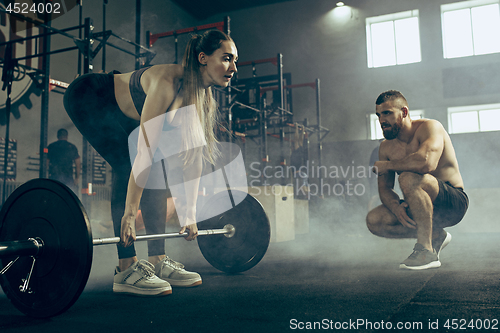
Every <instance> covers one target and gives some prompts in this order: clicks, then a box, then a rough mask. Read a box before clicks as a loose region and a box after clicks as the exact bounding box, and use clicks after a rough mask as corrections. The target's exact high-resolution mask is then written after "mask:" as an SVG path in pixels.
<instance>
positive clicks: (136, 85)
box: [128, 66, 182, 115]
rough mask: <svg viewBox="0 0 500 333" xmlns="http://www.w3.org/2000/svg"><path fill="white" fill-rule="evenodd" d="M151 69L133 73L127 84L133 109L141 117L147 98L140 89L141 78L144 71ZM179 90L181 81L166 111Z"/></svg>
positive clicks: (142, 69)
mask: <svg viewBox="0 0 500 333" xmlns="http://www.w3.org/2000/svg"><path fill="white" fill-rule="evenodd" d="M151 67H152V66H149V67H144V68H141V69H139V70H137V71H135V72H133V73H132V75H131V76H130V81H129V83H128V87H129V90H130V95H131V96H132V101H133V102H134V106H135V109H136V110H137V112H138V113H139V115H142V109H143V108H144V102H145V101H146V96H147V95H146V93H145V92H144V89H142V85H141V76H142V74H143V73H144V72H145V71H146V70H148V69H149V68H151ZM181 89H182V80H181V82H180V85H179V89H178V90H177V93H176V94H175V96H174V99H173V100H172V103H170V105H169V106H168V108H167V109H166V111H168V110H169V109H170V107H171V106H172V104H174V101H175V99H176V98H177V95H179V92H180V91H181Z"/></svg>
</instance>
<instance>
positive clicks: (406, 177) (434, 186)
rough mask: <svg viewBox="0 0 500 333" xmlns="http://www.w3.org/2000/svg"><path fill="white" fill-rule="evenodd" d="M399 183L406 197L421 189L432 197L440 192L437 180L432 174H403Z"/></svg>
mask: <svg viewBox="0 0 500 333" xmlns="http://www.w3.org/2000/svg"><path fill="white" fill-rule="evenodd" d="M398 182H399V187H400V188H401V191H402V192H403V195H404V196H405V197H406V196H407V195H409V194H411V193H415V191H416V190H419V189H422V190H424V191H425V192H426V193H427V194H429V195H430V196H431V197H434V196H435V195H437V191H439V185H438V183H437V180H436V178H435V177H434V176H432V175H430V174H424V175H421V174H419V173H415V172H402V173H401V174H400V175H399V178H398Z"/></svg>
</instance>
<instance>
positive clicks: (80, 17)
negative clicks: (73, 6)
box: [77, 0, 83, 76]
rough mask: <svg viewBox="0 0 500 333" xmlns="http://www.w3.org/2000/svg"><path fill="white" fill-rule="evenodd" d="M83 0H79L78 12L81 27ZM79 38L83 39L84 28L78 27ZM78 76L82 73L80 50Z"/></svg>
mask: <svg viewBox="0 0 500 333" xmlns="http://www.w3.org/2000/svg"><path fill="white" fill-rule="evenodd" d="M82 1H83V0H78V6H79V9H78V10H79V14H78V25H79V26H80V27H81V26H82V21H83V16H82V15H83V3H82ZM78 38H80V39H82V28H80V29H78ZM77 73H78V76H80V75H81V74H82V54H81V52H78V71H77Z"/></svg>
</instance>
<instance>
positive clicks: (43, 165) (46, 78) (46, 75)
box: [39, 13, 51, 178]
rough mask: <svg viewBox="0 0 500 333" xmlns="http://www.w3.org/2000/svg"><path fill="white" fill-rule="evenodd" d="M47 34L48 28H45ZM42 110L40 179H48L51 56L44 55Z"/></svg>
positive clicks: (46, 41)
mask: <svg viewBox="0 0 500 333" xmlns="http://www.w3.org/2000/svg"><path fill="white" fill-rule="evenodd" d="M44 24H45V25H46V26H48V27H50V24H51V21H50V14H49V13H47V14H46V15H45V22H44ZM44 32H45V33H47V32H48V31H47V28H44ZM50 37H51V35H46V36H45V37H44V38H43V39H42V42H43V52H44V53H47V52H49V51H50ZM42 72H43V76H42V85H43V90H42V101H41V103H42V109H41V115H40V118H41V119H40V171H39V177H40V178H47V153H46V152H47V144H48V142H47V141H48V131H49V82H50V55H44V56H43V58H42Z"/></svg>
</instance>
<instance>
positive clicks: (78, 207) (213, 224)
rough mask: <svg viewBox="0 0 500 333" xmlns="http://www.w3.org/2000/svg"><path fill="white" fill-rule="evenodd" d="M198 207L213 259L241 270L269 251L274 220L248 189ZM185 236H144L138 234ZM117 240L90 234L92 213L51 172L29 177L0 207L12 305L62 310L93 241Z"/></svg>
mask: <svg viewBox="0 0 500 333" xmlns="http://www.w3.org/2000/svg"><path fill="white" fill-rule="evenodd" d="M228 194H229V196H230V197H231V202H233V203H234V202H239V204H237V205H236V206H234V207H233V208H232V209H230V210H228V211H226V212H224V213H221V214H219V213H218V212H217V211H214V209H215V207H217V206H218V205H219V204H218V203H220V201H222V200H227V197H228ZM219 206H220V205H219ZM200 214H201V215H199V216H201V218H198V220H199V221H202V222H201V223H199V226H200V230H199V231H198V236H203V237H199V238H198V239H197V240H198V246H199V248H200V251H201V253H202V254H203V256H204V257H205V259H206V260H207V261H208V262H209V263H210V264H211V265H212V266H214V267H215V268H217V269H219V270H221V271H224V272H228V273H236V272H243V271H246V270H248V269H250V268H252V267H253V266H255V265H256V264H257V263H259V262H260V260H261V259H262V258H263V257H264V255H265V253H266V251H267V248H268V246H269V240H270V226H269V219H268V217H267V215H266V213H265V212H264V209H263V208H262V205H261V204H260V203H259V201H258V200H257V199H255V198H254V197H252V196H250V195H248V194H247V193H245V192H242V191H236V190H228V191H223V192H220V193H217V194H215V195H213V196H212V197H211V198H210V199H209V200H207V202H206V203H205V204H204V205H203V208H202V210H201V212H200ZM203 216H213V217H211V218H208V219H206V220H204V219H203ZM203 220H204V221H203ZM187 235H188V233H187V232H186V233H184V234H179V233H170V234H169V233H166V234H158V235H140V236H137V241H144V240H152V239H167V238H174V237H186V236H187ZM204 236H211V237H204ZM119 242H120V238H119V237H111V238H97V239H93V238H92V230H91V225H90V221H89V219H88V216H87V213H86V212H85V210H84V208H83V205H82V204H81V202H80V200H79V199H78V197H77V196H76V195H75V194H74V193H73V192H72V191H71V190H70V189H69V188H68V187H66V186H65V185H63V184H61V183H59V182H57V181H53V180H49V179H34V180H30V181H28V182H26V183H25V184H23V185H21V186H20V187H18V188H17V189H16V190H15V191H14V192H13V193H12V194H11V195H10V196H9V197H8V198H7V200H6V202H5V204H4V205H3V207H2V209H1V210H0V262H1V266H0V268H1V270H0V284H1V286H2V289H3V291H4V292H5V294H6V295H7V297H8V298H9V299H10V301H11V302H12V304H13V305H14V306H15V307H16V308H17V309H18V310H20V311H21V312H23V313H24V314H26V315H28V316H31V317H37V318H48V317H52V316H55V315H58V314H61V313H63V312H64V311H66V310H67V309H69V308H70V307H71V306H72V305H73V304H74V303H75V302H76V300H77V299H78V297H79V296H80V295H81V293H82V292H83V289H84V288H85V285H86V283H87V280H88V277H89V275H90V270H91V266H92V253H93V246H94V245H106V244H117V243H119Z"/></svg>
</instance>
